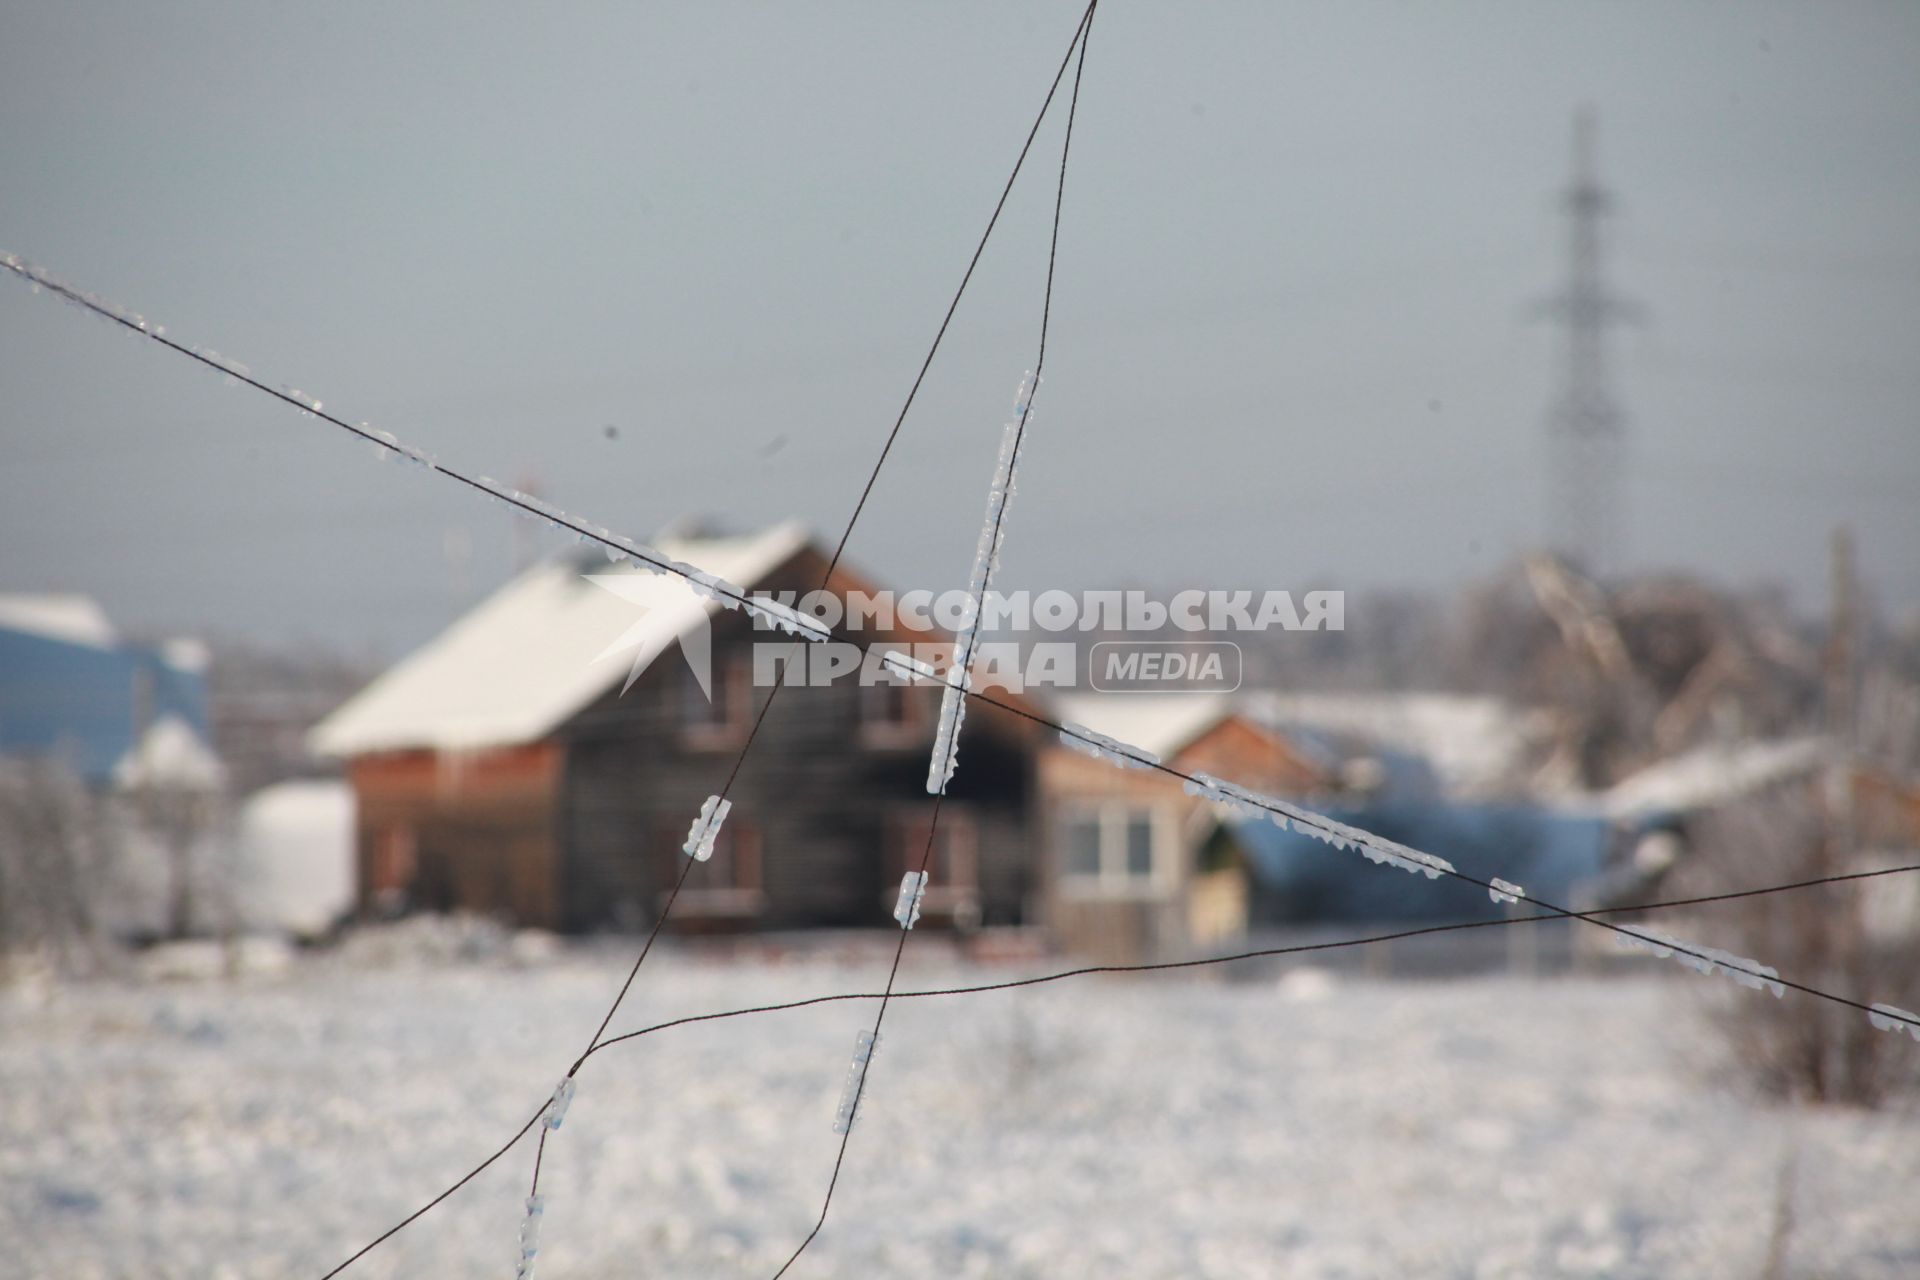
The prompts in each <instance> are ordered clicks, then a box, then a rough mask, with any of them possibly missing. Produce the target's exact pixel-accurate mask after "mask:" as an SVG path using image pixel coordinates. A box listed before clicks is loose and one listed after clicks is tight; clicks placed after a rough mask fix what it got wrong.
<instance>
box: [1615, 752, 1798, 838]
mask: <svg viewBox="0 0 1920 1280" xmlns="http://www.w3.org/2000/svg"><path fill="white" fill-rule="evenodd" d="M1829 752H1830V746H1829V744H1828V741H1827V739H1826V738H1824V737H1819V736H1814V737H1805V738H1788V739H1783V740H1777V741H1760V742H1734V743H1710V744H1708V745H1706V746H1703V747H1696V748H1695V749H1693V750H1692V751H1687V752H1683V753H1681V754H1680V755H1677V756H1674V757H1672V758H1671V759H1667V760H1662V761H1660V762H1659V763H1658V764H1653V765H1649V766H1647V767H1646V768H1645V769H1642V770H1640V772H1638V773H1636V774H1634V775H1633V776H1631V777H1628V778H1623V779H1621V780H1620V781H1619V782H1616V783H1615V784H1614V785H1613V786H1612V787H1610V788H1608V789H1607V790H1606V791H1605V792H1604V793H1603V794H1602V795H1601V796H1600V807H1601V809H1602V811H1603V812H1605V813H1606V814H1607V815H1608V816H1610V817H1615V818H1631V817H1638V816H1643V815H1647V814H1654V813H1685V812H1688V811H1691V810H1697V809H1706V808H1711V807H1712V806H1714V805H1717V804H1724V803H1726V802H1727V801H1729V800H1734V799H1737V798H1738V797H1740V796H1743V795H1749V794H1751V793H1753V792H1755V791H1759V790H1761V789H1763V788H1765V787H1770V786H1773V785H1775V784H1777V783H1781V782H1785V781H1787V780H1788V779H1790V778H1795V777H1804V776H1805V775H1807V774H1809V773H1811V772H1812V771H1813V770H1815V769H1817V768H1819V767H1820V765H1821V764H1822V763H1823V762H1824V761H1826V760H1827V758H1828V756H1829Z"/></svg>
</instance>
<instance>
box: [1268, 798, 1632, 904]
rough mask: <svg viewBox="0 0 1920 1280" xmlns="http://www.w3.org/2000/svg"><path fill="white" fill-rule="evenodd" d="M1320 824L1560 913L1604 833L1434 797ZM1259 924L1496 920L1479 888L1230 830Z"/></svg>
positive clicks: (1592, 871) (1306, 842)
mask: <svg viewBox="0 0 1920 1280" xmlns="http://www.w3.org/2000/svg"><path fill="white" fill-rule="evenodd" d="M1327 816H1328V817H1331V818H1337V819H1338V820H1340V821H1341V822H1345V823H1348V824H1350V825H1352V826H1355V827H1359V828H1362V829H1363V830H1367V831H1371V832H1374V833H1375V834H1377V835H1381V836H1385V837H1386V838H1387V839H1389V840H1395V841H1398V842H1399V843H1401V844H1404V845H1407V846H1409V847H1411V848H1414V849H1419V850H1421V851H1423V852H1426V853H1431V854H1435V855H1437V856H1439V857H1442V858H1445V859H1446V860H1447V861H1449V862H1451V863H1452V864H1453V865H1454V866H1455V867H1456V868H1457V869H1459V870H1460V871H1461V872H1463V873H1465V874H1466V875H1470V876H1473V877H1474V878H1475V879H1478V880H1491V879H1493V878H1494V877H1496V876H1498V877H1499V878H1501V879H1503V880H1509V881H1512V882H1513V883H1515V884H1518V885H1521V886H1523V887H1524V888H1525V889H1527V891H1528V892H1529V893H1530V894H1533V895H1534V896H1537V897H1539V898H1543V899H1545V900H1546V901H1549V902H1553V903H1555V904H1558V905H1560V906H1569V905H1572V904H1573V902H1574V900H1575V898H1576V896H1577V891H1578V887H1579V886H1580V885H1581V884H1582V883H1583V882H1590V881H1592V880H1594V879H1595V878H1597V877H1598V876H1599V875H1600V874H1601V872H1602V871H1603V870H1604V868H1605V866H1606V860H1607V850H1608V848H1609V846H1610V844H1611V842H1612V839H1613V828H1612V827H1611V826H1610V824H1609V823H1608V822H1607V820H1606V819H1604V818H1601V817H1598V816H1595V815H1589V814H1565V813H1559V812H1555V811H1553V810H1549V809H1541V808H1536V807H1532V806H1526V805H1512V804H1508V805H1474V804H1460V803H1453V802H1449V801H1446V800H1441V799H1398V800H1387V801H1382V802H1380V803H1377V804H1372V805H1368V806H1366V807H1364V808H1350V809H1333V810H1328V811H1327ZM1233 834H1234V837H1235V839H1236V840H1237V841H1238V843H1239V845H1240V847H1241V849H1242V850H1244V851H1245V853H1246V855H1247V862H1248V867H1249V871H1250V873H1251V874H1252V877H1253V881H1254V888H1255V910H1256V912H1257V913H1258V915H1259V917H1260V922H1261V923H1268V924H1273V923H1283V922H1309V921H1312V922H1320V921H1329V922H1363V921H1380V922H1386V921H1422V922H1424V921H1443V920H1466V919H1472V918H1474V917H1476V916H1486V917H1489V918H1491V917H1494V916H1498V915H1502V914H1504V912H1505V908H1504V907H1500V906H1497V905H1496V904H1495V903H1494V902H1493V901H1492V900H1491V899H1490V898H1489V897H1488V896H1487V891H1486V890H1485V889H1481V888H1477V887H1475V886H1473V885H1470V884H1464V883H1462V882H1460V881H1458V880H1453V879H1451V878H1442V879H1439V880H1430V879H1428V878H1427V877H1426V876H1420V875H1411V874H1409V873H1407V872H1405V871H1401V870H1399V869H1397V868H1394V867H1389V866H1384V865H1381V864H1379V863H1375V862H1370V861H1368V860H1367V858H1366V857H1365V856H1364V855H1362V854H1361V853H1359V852H1357V851H1354V850H1342V849H1335V848H1333V847H1332V846H1330V845H1327V844H1323V843H1321V842H1320V841H1318V840H1315V839H1313V838H1312V837H1310V836H1305V835H1302V834H1300V833H1299V832H1298V831H1294V830H1291V829H1288V830H1284V831H1283V830H1281V829H1280V828H1279V827H1276V826H1274V825H1273V824H1272V823H1270V822H1268V821H1266V820H1265V819H1257V818H1249V819H1243V820H1240V821H1238V822H1236V823H1234V825H1233Z"/></svg>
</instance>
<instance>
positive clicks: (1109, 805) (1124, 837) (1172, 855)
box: [1054, 800, 1178, 899]
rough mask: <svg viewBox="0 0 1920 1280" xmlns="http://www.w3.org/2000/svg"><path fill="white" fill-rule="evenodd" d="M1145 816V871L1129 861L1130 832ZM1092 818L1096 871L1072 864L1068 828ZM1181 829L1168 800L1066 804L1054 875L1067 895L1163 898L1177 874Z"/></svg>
mask: <svg viewBox="0 0 1920 1280" xmlns="http://www.w3.org/2000/svg"><path fill="white" fill-rule="evenodd" d="M1143 817H1144V818H1145V819H1146V822H1147V829H1148V832H1149V843H1148V848H1147V858H1148V869H1147V872H1146V874H1144V875H1140V874H1136V873H1134V872H1133V871H1132V870H1131V869H1130V867H1129V853H1130V850H1129V847H1128V845H1129V834H1130V832H1131V830H1132V828H1133V824H1134V822H1135V821H1136V820H1138V819H1140V818H1143ZM1089 822H1091V823H1092V824H1093V825H1095V827H1096V828H1097V830H1098V832H1099V836H1098V843H1097V845H1096V848H1097V849H1098V861H1099V870H1098V871H1095V872H1093V873H1088V872H1085V871H1077V870H1073V869H1070V868H1069V866H1068V865H1067V851H1068V848H1069V839H1070V836H1069V832H1070V831H1071V830H1072V829H1073V828H1074V827H1076V826H1082V827H1084V826H1085V825H1086V824H1088V823H1089ZM1177 835H1178V832H1177V830H1176V828H1175V824H1174V821H1173V815H1172V814H1171V812H1170V811H1169V810H1168V808H1167V806H1165V805H1156V804H1143V803H1141V802H1139V801H1129V800H1086V801H1073V802H1069V803H1067V804H1063V805H1062V806H1061V807H1060V810H1059V812H1058V813H1057V815H1056V816H1055V819H1054V837H1055V848H1056V849H1057V851H1058V852H1057V854H1056V857H1055V862H1054V880H1055V883H1056V885H1057V886H1058V888H1059V890H1060V892H1061V894H1062V895H1064V896H1067V897H1075V898H1132V899H1149V898H1164V897H1166V896H1167V895H1168V894H1169V893H1170V892H1171V891H1172V889H1173V887H1174V885H1175V882H1176V880H1177V874H1176V872H1177V868H1176V866H1175V863H1176V862H1177V856H1176V855H1177V850H1178V844H1177Z"/></svg>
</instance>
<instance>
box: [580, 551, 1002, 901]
mask: <svg viewBox="0 0 1920 1280" xmlns="http://www.w3.org/2000/svg"><path fill="white" fill-rule="evenodd" d="M824 569H825V563H824V561H823V560H821V558H820V557H819V556H818V555H817V554H816V553H814V552H812V551H807V552H803V553H801V554H800V555H799V556H797V557H796V558H795V559H794V560H793V561H791V562H790V563H789V564H787V565H785V566H782V567H781V568H780V569H779V570H777V571H776V572H775V573H773V574H772V575H770V576H769V577H768V578H767V579H765V580H764V581H763V582H762V583H760V584H757V588H763V589H766V590H769V591H779V590H783V589H784V590H795V591H800V592H804V591H809V590H812V589H813V588H814V587H817V586H818V585H819V583H820V580H821V574H822V573H823V571H824ZM833 585H834V589H835V590H838V591H844V590H846V589H847V588H849V587H853V588H856V589H865V587H866V584H864V583H861V582H859V581H858V580H857V579H854V578H852V577H851V576H850V575H848V574H846V573H844V572H841V573H838V574H836V578H835V582H834V584H833ZM845 638H855V637H845ZM893 638H895V639H901V640H914V639H918V640H921V641H925V640H926V639H928V637H926V636H919V637H914V636H907V635H895V636H894V637H893ZM857 639H859V640H860V641H862V642H868V643H870V642H871V641H872V640H873V639H875V637H874V636H872V635H870V634H863V635H861V636H859V637H857ZM713 641H714V652H713V678H714V686H715V691H716V696H721V697H726V696H738V697H743V698H744V699H745V705H746V708H747V710H746V714H745V715H744V716H743V717H742V718H743V719H750V717H751V714H752V713H755V712H757V711H758V709H759V706H760V703H761V701H762V700H763V699H764V698H765V696H766V693H767V690H765V689H764V688H751V687H744V680H742V679H741V678H740V677H739V676H733V675H730V674H729V672H730V671H747V672H749V674H750V652H749V651H750V648H751V645H752V644H753V643H754V642H756V641H757V642H761V643H774V644H782V643H786V641H785V638H784V637H783V636H781V635H780V634H779V633H770V632H765V631H756V630H755V629H754V628H753V627H752V624H751V620H749V619H747V618H745V617H743V616H742V615H741V614H740V613H737V612H722V613H720V614H718V615H717V616H716V617H715V619H714V624H713ZM687 678H688V677H687V675H686V671H685V662H684V660H683V659H682V657H681V656H680V653H679V650H678V649H670V650H668V651H667V652H666V653H665V654H663V655H662V656H661V657H660V658H659V659H658V660H656V661H655V662H654V663H653V664H652V666H651V667H649V669H648V670H647V671H646V672H644V673H643V674H642V676H641V677H640V679H639V680H638V681H636V682H635V684H634V686H633V688H632V689H630V690H629V691H627V692H626V693H625V694H624V695H618V694H617V693H615V692H612V691H610V692H609V693H608V694H607V695H606V696H604V697H602V698H601V699H599V700H598V701H596V702H595V703H594V704H593V705H592V706H590V707H589V708H587V709H586V710H585V711H584V712H582V713H581V714H580V715H578V716H576V717H575V718H574V719H573V721H571V722H570V723H569V724H568V725H567V726H566V728H565V729H564V731H563V733H562V738H563V740H564V743H565V748H566V759H567V765H566V771H565V780H564V784H563V788H562V798H561V803H560V807H559V831H560V841H561V845H562V847H563V849H564V875H563V876H562V884H563V886H564V889H563V900H562V903H561V919H562V921H563V922H564V924H565V925H566V927H568V928H573V929H591V928H600V927H609V926H611V927H628V928H638V927H644V926H646V925H650V924H651V922H652V921H653V919H654V917H655V914H656V913H657V911H658V908H659V905H660V902H661V900H662V895H663V894H664V893H665V892H666V890H667V889H668V888H669V887H670V885H671V877H673V876H675V875H677V874H678V872H679V870H680V868H681V867H682V866H683V865H684V863H685V861H686V858H685V855H684V854H683V853H682V852H681V848H680V847H681V842H682V841H683V840H684V839H685V838H686V833H687V828H688V825H689V824H690V823H691V822H692V821H693V819H694V817H695V815H697V814H698V813H699V810H700V805H701V803H702V802H703V801H704V800H705V799H706V798H707V797H708V796H709V795H711V794H714V793H716V792H718V791H719V790H720V788H721V785H722V784H723V783H724V782H725V781H726V778H727V775H728V773H729V771H730V770H731V769H732V767H733V763H734V760H735V758H736V757H737V755H738V753H739V749H740V742H741V739H742V737H743V736H744V735H743V733H741V732H731V733H728V732H721V733H715V732H713V731H710V730H707V729H698V728H691V727H690V726H689V724H688V722H687V719H686V714H685V713H686V696H687V695H686V690H685V684H686V681H687ZM730 683H732V684H733V685H734V691H733V693H732V694H731V695H729V694H728V693H727V692H725V690H726V688H727V686H728V685H729V684H730ZM911 694H912V702H911V705H912V707H913V717H914V718H913V721H912V724H911V725H910V727H909V728H908V730H906V731H904V732H893V733H875V732H872V731H870V730H868V729H863V724H862V720H861V717H860V713H859V712H860V697H861V695H860V692H859V689H858V688H857V685H856V684H855V683H854V682H853V681H852V680H851V679H850V678H844V677H843V678H842V680H840V681H836V682H835V683H834V684H832V685H830V686H827V687H824V688H808V687H789V688H784V689H782V690H781V691H780V694H779V696H778V698H777V699H776V700H775V702H774V705H773V709H772V711H771V712H770V714H769V715H768V716H767V719H766V721H765V723H764V724H763V726H762V727H761V730H760V732H759V735H758V736H757V737H756V738H755V740H754V746H753V750H752V753H751V754H750V756H749V757H748V759H747V763H746V766H745V767H744V768H743V769H742V770H741V771H740V774H739V777H738V778H737V780H736V781H735V782H734V784H733V786H732V788H731V790H730V792H729V798H730V799H731V800H732V801H733V810H732V812H731V814H730V816H729V817H728V819H727V825H726V836H725V838H727V839H732V840H736V841H745V842H746V845H747V846H749V847H750V854H749V860H750V861H751V862H752V863H753V864H754V870H753V872H752V873H751V875H749V876H748V877H746V879H747V880H748V881H750V885H749V886H748V887H747V888H745V890H744V891H733V892H729V891H728V889H727V888H725V887H722V886H720V885H716V884H713V883H708V882H707V881H708V880H709V879H710V877H708V875H707V872H708V868H696V871H695V876H696V879H694V880H692V881H690V882H689V889H688V891H687V892H686V893H685V894H683V897H682V899H681V901H680V902H679V903H677V904H676V905H675V908H674V918H675V920H676V921H679V922H681V926H682V927H684V928H688V929H696V928H743V927H751V928H791V927H801V926H815V925H828V926H854V925H875V924H886V923H887V922H888V921H889V919H890V916H891V912H892V908H893V900H894V894H895V891H896V890H897V888H898V886H899V881H900V876H901V873H902V871H903V870H905V869H907V867H906V866H903V865H902V858H903V857H910V858H911V859H912V860H913V862H914V863H917V860H918V857H919V854H920V850H921V848H922V847H923V844H924V839H923V836H924V824H925V822H926V818H927V815H928V813H929V811H930V806H931V803H932V797H930V796H928V795H927V794H926V789H925V781H926V772H927V761H928V753H929V751H930V749H931V746H932V740H933V721H934V716H935V708H936V707H937V704H938V701H939V697H938V690H937V689H927V688H923V689H917V690H913V691H911ZM1036 740H1037V735H1036V734H1035V733H1034V732H1033V731H1032V729H1031V726H1029V725H1028V724H1027V723H1026V722H1024V721H1021V720H1019V719H1017V718H1016V717H1013V716H1010V715H1008V714H1007V713H1004V712H995V711H993V710H992V709H990V708H983V707H981V706H980V705H978V704H975V705H974V706H973V707H971V708H970V709H969V712H968V717H967V725H966V732H965V733H964V734H963V736H962V739H961V752H960V767H959V770H958V772H957V773H956V774H955V777H954V781H953V784H952V786H951V787H950V789H949V794H948V798H947V800H946V801H945V804H944V807H943V810H942V814H941V819H940V827H941V828H942V829H943V830H944V831H946V832H947V833H949V835H950V837H954V838H957V839H959V840H960V841H961V845H960V846H958V847H957V850H956V857H957V860H958V861H959V862H960V863H961V864H962V865H961V867H960V868H959V870H961V871H963V872H964V871H967V870H971V872H972V875H971V878H972V879H973V881H974V884H973V886H972V889H971V891H970V892H968V893H966V894H964V895H963V900H961V901H955V900H954V899H953V898H952V897H951V896H949V895H948V894H944V893H943V890H949V889H950V888H951V885H950V883H949V881H950V877H949V876H947V875H944V874H942V872H943V868H938V867H937V868H936V871H935V875H934V878H933V883H932V884H931V885H930V887H929V894H928V910H927V919H928V920H929V923H930V924H933V925H939V924H941V923H942V922H943V920H945V921H951V920H958V921H959V922H961V923H970V922H973V921H978V922H979V923H984V924H1014V923H1022V922H1025V921H1026V920H1027V919H1028V918H1029V914H1030V908H1029V903H1030V899H1031V898H1032V896H1033V887H1034V882H1033V878H1032V866H1033V858H1032V856H1031V851H1032V850H1033V848H1034V847H1035V838H1036V830H1037V829H1036V825H1035V824H1036V819H1035V815H1034V809H1035V806H1034V803H1033V794H1034V780H1033V767H1032V761H1033V756H1034V743H1035V742H1036ZM916 831H918V832H920V833H921V835H922V839H921V840H919V841H918V842H916V840H915V839H914V833H915V832H916ZM969 847H970V849H971V856H970V857H968V856H965V854H966V851H967V849H968V848H969ZM742 852H743V850H742V849H740V848H738V847H737V848H736V850H735V855H736V856H739V855H740V854H741V853H742ZM723 860H724V859H723V858H722V857H716V863H718V862H721V861H723ZM968 863H970V864H971V866H970V868H969V867H968V866H967V865H965V864H968ZM908 865H909V866H910V865H912V864H911V863H910V864H908ZM736 887H737V886H736Z"/></svg>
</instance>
